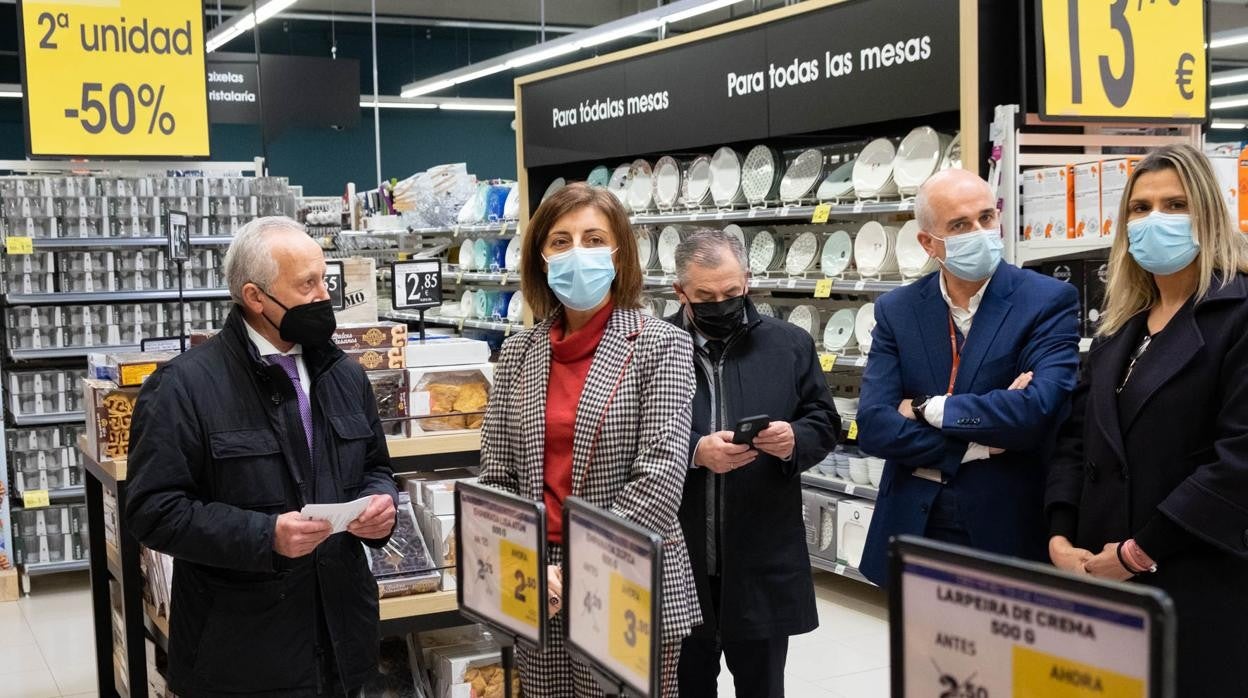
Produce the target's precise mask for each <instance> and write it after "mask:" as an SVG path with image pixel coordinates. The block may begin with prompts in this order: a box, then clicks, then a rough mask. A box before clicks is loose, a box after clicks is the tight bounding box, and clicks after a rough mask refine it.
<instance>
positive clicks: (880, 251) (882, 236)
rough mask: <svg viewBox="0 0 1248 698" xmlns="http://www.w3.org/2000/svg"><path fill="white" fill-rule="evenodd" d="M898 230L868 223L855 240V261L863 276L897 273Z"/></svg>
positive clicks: (864, 224) (872, 222) (863, 226)
mask: <svg viewBox="0 0 1248 698" xmlns="http://www.w3.org/2000/svg"><path fill="white" fill-rule="evenodd" d="M896 246H897V229H896V228H886V227H884V226H882V225H880V224H879V223H877V222H875V221H867V222H866V223H863V224H862V227H861V228H859V229H858V236H857V237H855V238H854V261H855V262H857V264H858V272H859V273H861V274H862V275H863V276H879V275H881V274H891V273H893V272H895V271H897V254H896Z"/></svg>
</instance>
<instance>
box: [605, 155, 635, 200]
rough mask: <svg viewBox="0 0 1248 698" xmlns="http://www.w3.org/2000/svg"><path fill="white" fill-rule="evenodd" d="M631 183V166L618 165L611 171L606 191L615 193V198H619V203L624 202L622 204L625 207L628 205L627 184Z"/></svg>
mask: <svg viewBox="0 0 1248 698" xmlns="http://www.w3.org/2000/svg"><path fill="white" fill-rule="evenodd" d="M631 183H632V166H631V165H620V166H619V167H617V168H615V171H614V172H612V173H611V179H610V180H608V182H607V191H609V192H611V193H612V194H615V198H617V199H619V200H620V203H622V204H624V206H625V207H627V206H628V190H629V185H630V184H631Z"/></svg>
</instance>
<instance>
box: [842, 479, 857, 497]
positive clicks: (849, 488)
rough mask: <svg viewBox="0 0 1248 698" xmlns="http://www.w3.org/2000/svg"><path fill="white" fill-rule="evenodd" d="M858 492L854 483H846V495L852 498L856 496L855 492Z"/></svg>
mask: <svg viewBox="0 0 1248 698" xmlns="http://www.w3.org/2000/svg"><path fill="white" fill-rule="evenodd" d="M857 491H858V488H857V487H856V486H855V485H854V483H852V482H847V483H845V494H847V495H849V496H851V497H852V496H854V492H857Z"/></svg>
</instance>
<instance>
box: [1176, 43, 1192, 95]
mask: <svg viewBox="0 0 1248 698" xmlns="http://www.w3.org/2000/svg"><path fill="white" fill-rule="evenodd" d="M1195 62H1196V58H1195V56H1193V55H1192V54H1190V53H1184V54H1183V55H1182V56H1179V68H1178V70H1176V71H1174V74H1175V80H1174V84H1176V85H1178V86H1179V94H1180V95H1182V96H1183V99H1191V98H1192V97H1195V96H1196V93H1194V92H1192V91H1191V89H1189V88H1188V86H1189V85H1191V84H1192V69H1191V68H1189V67H1187V66H1188V65H1189V64H1192V63H1195Z"/></svg>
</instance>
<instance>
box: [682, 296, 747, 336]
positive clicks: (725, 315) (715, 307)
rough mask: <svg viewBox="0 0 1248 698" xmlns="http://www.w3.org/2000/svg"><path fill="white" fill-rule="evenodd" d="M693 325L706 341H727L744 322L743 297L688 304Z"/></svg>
mask: <svg viewBox="0 0 1248 698" xmlns="http://www.w3.org/2000/svg"><path fill="white" fill-rule="evenodd" d="M689 312H691V313H692V314H693V324H694V325H695V326H696V327H697V328H698V330H700V331H701V332H702V334H703V335H705V336H706V338H707V339H728V338H729V337H731V336H732V335H733V333H734V332H736V331H737V330H739V329H741V325H742V324H743V323H744V322H745V296H744V295H740V296H735V297H733V298H726V299H724V300H722V301H717V302H715V301H712V302H706V303H694V302H690V303H689Z"/></svg>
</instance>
